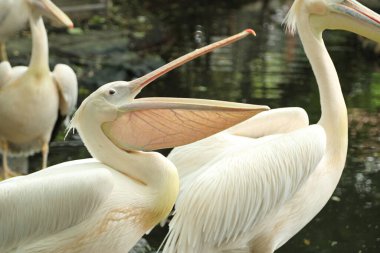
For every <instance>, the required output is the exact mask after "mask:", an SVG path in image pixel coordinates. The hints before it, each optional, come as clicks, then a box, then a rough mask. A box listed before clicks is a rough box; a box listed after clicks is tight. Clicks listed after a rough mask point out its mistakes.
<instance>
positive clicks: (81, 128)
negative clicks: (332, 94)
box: [0, 31, 268, 253]
mask: <svg viewBox="0 0 380 253" xmlns="http://www.w3.org/2000/svg"><path fill="white" fill-rule="evenodd" d="M250 33H251V32H250V31H245V32H242V33H240V34H237V35H235V36H232V37H230V38H227V39H225V40H223V41H220V42H217V43H214V44H212V45H209V46H207V47H204V48H202V49H198V50H196V51H194V52H193V53H190V54H187V55H185V56H183V57H181V58H179V59H177V60H175V61H173V62H171V63H168V64H167V65H165V66H163V67H161V68H159V69H157V70H155V71H153V72H152V73H149V74H147V75H146V76H143V77H141V78H138V79H135V80H133V81H131V82H122V81H119V82H113V83H109V84H106V85H103V86H102V87H100V88H99V89H98V90H97V91H95V92H94V93H92V94H91V95H90V96H89V97H88V98H87V99H86V100H85V101H83V103H82V105H81V106H80V107H79V109H78V110H77V112H76V113H75V115H74V117H73V119H72V126H73V127H75V128H76V129H77V130H78V132H79V134H80V136H81V137H82V140H83V141H84V143H85V145H86V147H87V148H88V150H89V151H90V153H91V155H92V156H93V157H94V158H96V159H97V160H95V159H84V160H76V161H72V162H66V163H62V164H59V165H56V166H53V167H49V168H47V169H45V170H41V171H38V172H36V173H33V174H30V175H27V176H21V177H15V178H11V179H8V180H5V181H3V182H0V224H1V226H0V252H2V253H11V252H17V253H37V252H38V253H52V252H54V253H74V252H76V253H78V252H88V253H90V252H91V253H104V252H110V253H111V252H112V253H126V252H128V250H129V249H130V248H131V247H132V246H133V245H134V244H135V243H136V242H137V240H138V239H139V238H140V237H141V236H142V235H143V234H144V233H145V232H146V231H148V230H149V229H151V228H152V227H153V226H155V225H156V223H158V222H159V221H160V220H161V219H163V218H164V217H165V216H166V215H168V213H169V212H170V211H171V209H172V207H173V205H174V202H175V200H176V197H177V194H178V189H179V186H178V181H179V179H178V174H177V170H176V168H175V166H174V165H173V164H172V163H171V162H170V161H169V160H168V159H167V158H165V157H164V156H162V155H161V154H159V153H157V152H142V151H141V150H151V149H159V148H163V147H173V146H177V145H182V144H187V143H189V142H191V141H195V140H199V139H200V138H204V137H207V136H209V135H211V134H214V133H216V132H218V131H221V130H224V129H226V128H228V127H230V126H232V125H233V124H236V123H239V122H241V121H243V120H245V119H248V118H250V117H252V116H253V115H255V114H256V113H258V112H261V111H263V110H267V109H268V108H267V107H266V106H254V105H246V104H238V103H228V102H221V101H211V100H196V99H179V98H144V99H134V98H135V96H136V95H137V94H138V93H139V92H140V90H141V89H142V88H143V87H144V86H146V85H147V84H149V83H150V82H152V81H153V80H155V79H156V78H158V77H159V76H161V75H163V74H165V73H166V72H168V71H170V70H171V69H174V68H176V67H178V66H180V65H182V64H184V63H185V62H187V61H189V60H191V59H193V58H195V57H198V56H200V55H202V54H204V53H207V52H209V51H211V50H213V49H214V48H217V47H221V46H224V45H227V44H230V43H232V42H234V41H236V40H237V39H241V38H243V37H245V36H246V35H248V34H250Z"/></svg>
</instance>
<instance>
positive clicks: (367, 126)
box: [14, 1, 380, 253]
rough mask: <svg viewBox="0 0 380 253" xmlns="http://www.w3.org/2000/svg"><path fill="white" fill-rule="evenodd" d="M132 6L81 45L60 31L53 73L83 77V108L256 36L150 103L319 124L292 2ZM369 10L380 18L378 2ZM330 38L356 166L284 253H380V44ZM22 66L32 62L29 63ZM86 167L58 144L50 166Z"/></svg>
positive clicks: (54, 40) (97, 26) (71, 147)
mask: <svg viewBox="0 0 380 253" xmlns="http://www.w3.org/2000/svg"><path fill="white" fill-rule="evenodd" d="M127 2H128V5H127V3H125V4H123V3H119V4H118V2H117V1H115V7H114V8H113V11H112V12H111V14H110V16H109V18H108V19H106V18H105V17H103V16H100V17H97V18H93V19H92V20H90V24H88V23H85V21H82V23H81V24H79V26H81V27H84V28H83V33H80V34H79V35H78V34H77V35H67V34H62V33H59V31H58V32H57V33H52V34H51V35H50V38H51V39H50V41H51V51H52V56H51V57H52V60H51V63H52V64H54V63H56V62H66V63H70V64H71V65H72V66H73V67H74V68H75V70H76V71H77V73H78V76H79V78H80V80H79V82H80V85H81V88H80V95H81V98H80V99H83V98H84V97H85V96H87V95H88V94H89V93H90V92H91V91H92V90H94V89H96V88H97V87H98V86H99V85H101V84H104V83H106V82H110V81H115V80H128V79H131V78H134V77H137V76H140V75H142V74H144V73H146V72H148V71H150V70H152V69H154V68H155V67H158V66H160V65H161V64H163V63H165V62H167V61H170V60H171V59H173V58H175V57H177V56H180V55H182V54H184V53H186V52H189V51H191V50H193V49H195V48H197V47H200V46H202V45H204V44H206V43H209V42H212V41H215V40H217V39H219V38H222V37H225V36H227V35H231V34H233V33H237V32H239V31H241V30H243V29H245V28H248V27H251V28H254V29H255V30H256V32H257V34H258V36H257V37H256V38H253V37H250V38H246V39H245V40H243V41H241V42H239V43H237V44H235V45H233V46H231V47H228V48H224V49H222V50H219V51H217V52H216V53H214V54H210V55H207V56H205V57H202V58H201V59H197V60H195V61H194V62H192V63H189V64H187V65H186V66H183V67H182V68H181V69H178V70H176V71H173V72H172V73H170V74H168V75H166V76H165V77H163V78H161V79H160V80H158V81H156V82H155V83H154V84H151V85H150V86H148V87H147V88H146V89H145V90H144V91H143V92H142V93H141V96H175V97H194V98H208V99H221V100H228V101H238V102H247V103H255V104H266V105H269V106H270V107H271V108H278V107H286V106H299V107H303V108H305V110H306V111H307V112H308V113H309V117H310V119H311V122H312V123H315V122H316V121H317V120H318V118H319V116H320V106H319V95H318V89H317V85H316V82H315V80H314V76H313V72H312V70H311V69H310V66H309V63H308V61H307V59H306V57H305V55H304V53H303V51H302V49H301V45H300V42H299V40H298V39H297V38H294V37H291V36H285V33H284V28H283V26H282V25H281V22H282V20H283V18H284V15H285V14H286V11H287V10H288V5H286V4H284V3H283V2H285V1H282V2H281V1H261V2H259V1H257V2H253V3H252V1H250V2H251V3H249V2H248V1H236V2H235V3H229V1H209V3H208V4H204V3H202V2H201V1H192V4H190V3H189V2H187V1H178V2H175V3H168V2H167V1H154V3H152V2H153V1H151V3H141V2H142V1H127ZM363 2H364V3H365V1H363ZM367 3H372V4H374V7H376V5H377V7H378V8H379V9H378V11H380V6H379V4H378V3H377V1H376V3H375V1H367ZM324 38H325V42H326V45H327V47H328V49H329V52H330V54H331V56H332V58H333V61H334V63H335V65H336V67H337V71H338V73H339V76H340V79H341V83H342V89H343V92H344V96H345V99H346V103H347V107H348V112H349V120H350V123H349V128H350V130H349V134H350V136H349V150H348V156H347V164H346V168H345V170H344V173H343V176H342V179H341V181H340V183H339V185H338V187H337V189H336V191H335V193H334V194H333V197H332V198H331V200H330V201H329V203H328V204H327V205H326V206H325V208H324V209H323V210H322V211H321V212H320V214H319V215H318V216H317V217H315V218H314V219H313V221H311V222H310V224H309V225H308V226H306V227H305V228H304V229H303V230H302V231H301V232H300V233H299V234H297V235H296V236H295V237H294V238H293V239H291V240H290V241H289V242H288V243H287V244H286V245H285V246H283V247H282V248H281V249H279V250H278V251H277V252H283V253H286V252H323V253H324V252H358V253H359V252H372V253H375V252H380V158H379V153H380V126H379V116H380V111H379V109H380V66H379V62H380V61H379V60H380V59H379V55H380V52H379V51H378V53H377V54H375V53H374V52H375V44H371V43H369V42H368V41H366V40H364V39H362V38H359V37H358V36H356V35H354V34H350V33H346V32H339V31H332V32H326V33H325V36H324ZM14 47H15V48H16V47H17V46H16V45H15V46H14ZM378 50H379V48H378ZM16 51H17V50H16ZM21 51H22V49H21ZM15 58H16V61H17V60H19V61H22V54H21V55H19V56H17V55H16V56H15ZM60 138H62V134H61V136H60ZM84 157H88V153H87V152H86V150H85V148H84V147H83V146H82V145H81V143H80V141H79V140H78V138H77V137H75V136H70V137H69V139H68V140H67V141H66V142H63V141H55V142H54V143H53V144H52V148H51V154H50V159H49V164H50V165H53V164H56V163H59V162H63V161H67V160H72V159H79V158H84ZM39 162H40V158H39V157H38V156H36V157H34V158H33V160H32V161H31V166H32V167H38V166H39V164H40V163H39ZM315 190H318V189H315ZM162 236H163V233H162V231H161V230H158V231H154V232H153V233H152V235H150V236H149V237H148V240H149V242H150V243H151V244H152V245H153V246H157V244H159V243H160V241H161V240H162Z"/></svg>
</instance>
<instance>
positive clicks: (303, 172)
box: [164, 125, 325, 253]
mask: <svg viewBox="0 0 380 253" xmlns="http://www.w3.org/2000/svg"><path fill="white" fill-rule="evenodd" d="M223 134H228V133H227V132H224V133H223ZM237 140H240V139H237ZM190 145H192V144H190ZM194 145H197V144H196V143H195V144H194ZM324 150H325V133H324V130H323V128H322V127H320V126H317V125H314V126H310V127H307V128H304V129H300V130H296V131H294V132H291V133H287V134H279V135H273V136H269V137H263V138H259V139H257V140H255V139H251V141H250V142H243V143H240V144H239V145H231V146H230V147H225V148H224V151H223V152H221V153H220V154H219V155H218V156H215V157H211V158H210V162H208V163H205V164H204V165H203V166H202V167H201V168H200V169H199V170H197V171H196V172H195V173H196V176H194V175H191V174H190V175H189V177H191V180H186V177H185V178H184V179H183V180H182V179H181V184H182V187H181V192H180V196H179V198H178V200H177V203H176V207H175V208H176V210H175V215H174V217H173V219H172V221H171V222H170V232H169V237H168V242H167V244H166V245H165V249H164V252H170V253H172V252H179V249H180V250H183V251H182V252H186V250H188V251H189V252H213V251H212V249H213V248H223V245H227V244H229V245H233V243H235V242H236V243H240V242H242V241H245V242H248V240H249V239H248V238H252V236H253V235H252V233H253V231H254V229H255V227H256V226H257V225H258V224H260V222H261V221H263V220H264V218H265V217H266V215H267V214H268V213H270V212H271V211H273V210H276V209H278V208H279V207H280V206H281V205H283V204H284V203H285V202H286V201H288V200H289V199H290V198H291V197H292V196H293V195H294V194H295V193H296V192H297V191H298V190H299V189H300V187H301V186H302V184H303V182H305V180H306V179H307V178H308V177H309V175H310V174H311V173H312V172H313V171H314V169H315V168H316V166H317V164H318V163H319V161H320V160H321V158H322V156H323V154H324ZM179 155H180V154H178V153H177V155H176V156H177V158H178V156H179ZM182 155H183V156H187V155H188V153H182ZM193 155H194V153H193ZM193 159H202V153H198V155H197V156H195V157H193ZM174 164H175V165H176V166H177V168H180V167H181V165H182V164H178V163H176V162H174ZM242 238H244V239H242ZM184 249H186V250H184ZM226 250H227V249H226Z"/></svg>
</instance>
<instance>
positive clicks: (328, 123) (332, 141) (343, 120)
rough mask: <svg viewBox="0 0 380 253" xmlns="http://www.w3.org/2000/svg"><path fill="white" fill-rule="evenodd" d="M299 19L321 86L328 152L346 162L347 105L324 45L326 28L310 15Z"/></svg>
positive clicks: (323, 120)
mask: <svg viewBox="0 0 380 253" xmlns="http://www.w3.org/2000/svg"><path fill="white" fill-rule="evenodd" d="M302 13H305V11H302ZM299 18H300V20H299V22H298V26H297V28H298V31H299V35H300V37H301V41H302V44H303V46H304V50H305V53H306V55H307V57H308V59H309V61H310V64H311V66H312V68H313V72H314V75H315V77H316V80H317V83H318V88H319V94H320V101H321V111H322V115H321V119H320V120H319V122H318V124H319V125H321V126H322V127H323V128H324V129H325V132H326V137H327V152H326V154H331V155H332V156H333V157H335V158H336V159H339V160H341V161H343V162H344V161H345V159H346V154H347V142H348V130H347V128H348V126H347V108H346V104H345V102H344V97H343V94H342V90H341V87H340V82H339V78H338V75H337V72H336V69H335V66H334V64H333V62H332V60H331V58H330V56H329V54H328V52H327V49H326V47H325V45H324V42H323V39H322V30H320V29H318V28H315V27H313V26H312V24H311V23H310V19H309V16H308V15H300V17H299Z"/></svg>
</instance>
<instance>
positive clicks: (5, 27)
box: [0, 0, 72, 61]
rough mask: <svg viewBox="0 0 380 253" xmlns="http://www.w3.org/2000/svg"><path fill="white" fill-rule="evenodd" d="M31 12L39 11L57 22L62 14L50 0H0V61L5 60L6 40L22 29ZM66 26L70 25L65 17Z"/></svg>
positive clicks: (6, 58)
mask: <svg viewBox="0 0 380 253" xmlns="http://www.w3.org/2000/svg"><path fill="white" fill-rule="evenodd" d="M33 12H39V13H40V14H41V15H44V16H46V17H48V18H50V19H52V20H54V21H57V22H58V23H62V20H60V19H59V18H58V16H60V15H62V14H61V13H60V10H59V9H58V7H57V6H55V5H54V4H53V3H52V2H51V1H50V0H1V1H0V61H7V60H8V57H7V52H6V49H5V42H6V40H7V39H8V38H9V37H11V36H13V35H14V34H16V33H17V32H19V31H20V30H21V29H23V28H24V27H25V25H26V23H27V22H28V19H29V17H30V16H31V15H32V13H33ZM64 22H65V23H63V24H64V25H66V26H72V23H71V22H70V21H69V19H68V18H65V21H64Z"/></svg>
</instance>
